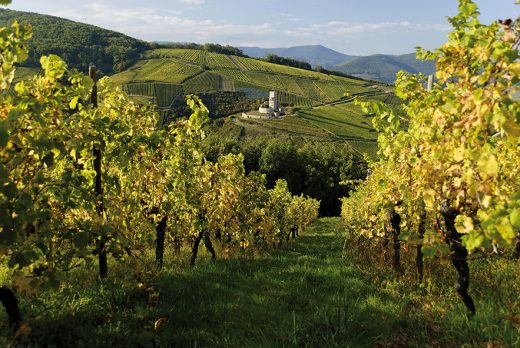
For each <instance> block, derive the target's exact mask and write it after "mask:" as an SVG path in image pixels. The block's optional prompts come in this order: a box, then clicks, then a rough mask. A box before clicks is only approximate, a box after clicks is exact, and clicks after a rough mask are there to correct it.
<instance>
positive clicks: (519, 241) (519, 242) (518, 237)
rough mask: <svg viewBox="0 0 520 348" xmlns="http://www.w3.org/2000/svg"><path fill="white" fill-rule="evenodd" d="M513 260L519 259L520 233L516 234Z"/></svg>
mask: <svg viewBox="0 0 520 348" xmlns="http://www.w3.org/2000/svg"><path fill="white" fill-rule="evenodd" d="M515 259H520V232H518V233H517V234H516V250H515Z"/></svg>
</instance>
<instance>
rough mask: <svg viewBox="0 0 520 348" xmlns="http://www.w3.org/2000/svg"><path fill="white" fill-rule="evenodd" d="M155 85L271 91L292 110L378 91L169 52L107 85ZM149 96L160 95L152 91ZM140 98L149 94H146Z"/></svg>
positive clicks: (243, 61)
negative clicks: (139, 83)
mask: <svg viewBox="0 0 520 348" xmlns="http://www.w3.org/2000/svg"><path fill="white" fill-rule="evenodd" d="M156 81H159V82H167V83H174V84H182V86H183V87H182V89H183V91H184V92H185V93H197V92H208V91H241V90H243V89H245V93H246V96H247V97H248V98H253V99H265V98H266V97H267V92H268V91H270V90H275V91H277V92H279V94H280V95H281V96H282V97H281V102H282V103H285V104H291V105H296V106H310V105H321V104H325V103H329V102H333V101H336V100H339V99H340V98H342V96H343V95H344V94H345V93H346V92H348V93H372V94H374V95H375V94H378V93H380V92H381V88H382V86H374V84H373V83H371V82H370V83H369V82H366V81H362V80H357V79H349V78H343V77H337V76H332V75H326V74H322V73H318V72H316V71H309V70H303V69H297V68H293V67H288V66H283V65H277V64H272V63H268V62H264V61H261V60H257V59H252V58H246V57H235V56H227V55H225V54H219V53H210V52H205V51H202V50H192V49H168V48H161V49H155V50H151V51H148V52H147V53H146V54H145V55H144V58H143V59H142V60H141V61H139V62H138V63H136V64H135V65H134V66H132V67H131V68H130V69H128V70H126V71H124V72H122V73H119V74H116V75H114V76H112V77H111V82H112V83H113V84H115V85H120V86H124V85H126V84H129V83H134V82H156ZM244 85H245V86H244ZM154 93H161V92H159V89H157V88H156V89H155V90H154ZM144 95H146V96H151V95H150V94H148V93H147V94H144ZM153 96H154V97H156V96H155V95H153Z"/></svg>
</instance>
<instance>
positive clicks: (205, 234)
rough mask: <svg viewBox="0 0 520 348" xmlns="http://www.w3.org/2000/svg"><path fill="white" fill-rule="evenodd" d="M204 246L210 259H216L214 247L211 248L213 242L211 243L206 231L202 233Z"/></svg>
mask: <svg viewBox="0 0 520 348" xmlns="http://www.w3.org/2000/svg"><path fill="white" fill-rule="evenodd" d="M204 246H205V247H206V249H208V251H209V252H210V254H211V259H212V260H213V261H215V260H216V259H217V254H216V253H215V249H214V248H213V244H212V243H211V238H210V236H209V234H208V233H204Z"/></svg>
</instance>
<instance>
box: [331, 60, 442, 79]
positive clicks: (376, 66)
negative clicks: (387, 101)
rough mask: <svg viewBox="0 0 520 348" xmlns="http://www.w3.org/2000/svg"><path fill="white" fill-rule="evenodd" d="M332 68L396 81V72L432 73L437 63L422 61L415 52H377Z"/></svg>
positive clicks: (361, 75)
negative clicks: (416, 56) (392, 53)
mask: <svg viewBox="0 0 520 348" xmlns="http://www.w3.org/2000/svg"><path fill="white" fill-rule="evenodd" d="M332 70H336V71H340V72H342V73H345V74H349V75H353V76H357V77H361V78H364V79H370V80H377V81H381V82H385V83H394V82H395V78H396V74H397V73H398V72H399V71H400V70H404V71H408V72H411V73H418V72H422V73H424V74H432V73H433V72H434V71H435V64H434V63H433V62H432V61H420V60H418V59H416V58H415V53H410V54H404V55H398V56H391V55H384V54H376V55H372V56H368V57H360V58H357V59H355V60H353V61H350V62H347V63H344V64H340V65H336V66H334V67H333V68H332Z"/></svg>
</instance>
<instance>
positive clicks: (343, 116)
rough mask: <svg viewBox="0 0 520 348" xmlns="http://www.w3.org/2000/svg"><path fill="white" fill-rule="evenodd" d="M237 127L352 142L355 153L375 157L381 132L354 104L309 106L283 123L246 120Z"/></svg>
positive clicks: (279, 121) (265, 132) (260, 132)
mask: <svg viewBox="0 0 520 348" xmlns="http://www.w3.org/2000/svg"><path fill="white" fill-rule="evenodd" d="M237 124H238V125H239V126H241V127H243V128H244V130H245V132H246V134H248V135H253V136H254V135H260V134H262V135H270V136H276V135H278V134H280V133H283V134H288V135H292V136H302V137H319V138H322V139H323V140H329V141H341V142H348V143H349V144H350V145H351V146H352V147H353V148H354V149H355V150H357V151H358V152H360V153H366V154H367V155H369V156H371V157H373V158H374V157H375V156H376V153H377V133H376V132H375V130H374V129H373V128H372V120H371V117H370V116H369V115H365V114H364V113H363V112H362V110H361V109H360V107H358V106H356V105H354V104H353V103H343V104H337V105H330V106H320V107H307V108H302V109H300V110H298V111H296V113H295V115H294V116H286V117H285V118H283V119H282V120H251V119H247V120H243V119H240V120H238V121H237Z"/></svg>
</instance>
